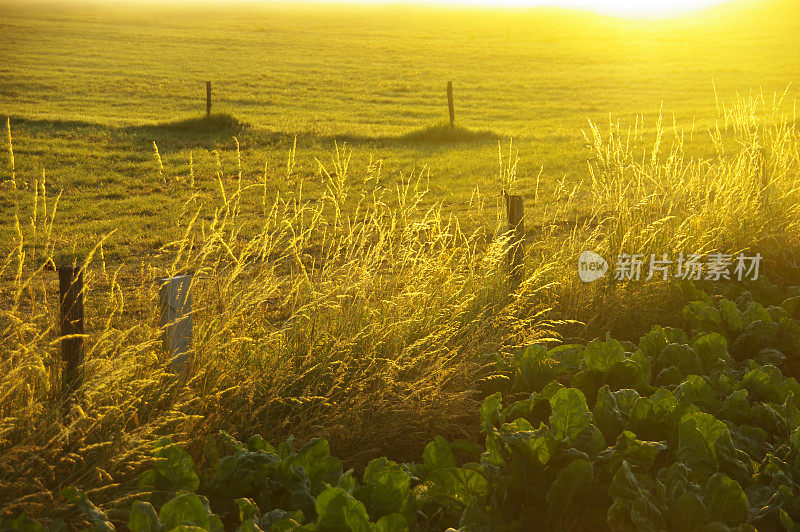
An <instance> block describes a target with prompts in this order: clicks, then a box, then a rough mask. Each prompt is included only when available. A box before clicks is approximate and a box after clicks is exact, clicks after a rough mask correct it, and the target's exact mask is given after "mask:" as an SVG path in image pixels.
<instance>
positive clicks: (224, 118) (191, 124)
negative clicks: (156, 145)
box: [125, 113, 250, 135]
mask: <svg viewBox="0 0 800 532" xmlns="http://www.w3.org/2000/svg"><path fill="white" fill-rule="evenodd" d="M249 128H250V126H249V125H248V124H247V123H245V122H242V121H241V120H239V119H238V118H236V117H235V116H233V115H232V114H230V113H217V114H212V115H211V116H201V117H193V118H183V119H180V120H173V121H170V122H160V123H158V124H152V125H145V126H129V127H127V128H125V129H127V130H129V131H137V132H142V133H144V132H149V133H168V134H173V135H175V134H183V135H193V134H203V135H209V134H210V135H235V134H237V133H241V132H242V131H244V130H245V129H249Z"/></svg>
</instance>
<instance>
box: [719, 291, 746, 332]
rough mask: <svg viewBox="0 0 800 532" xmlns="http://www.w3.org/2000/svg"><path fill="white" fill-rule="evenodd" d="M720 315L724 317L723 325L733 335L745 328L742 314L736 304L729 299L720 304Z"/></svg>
mask: <svg viewBox="0 0 800 532" xmlns="http://www.w3.org/2000/svg"><path fill="white" fill-rule="evenodd" d="M719 313H720V315H721V316H722V323H723V324H724V325H725V327H727V329H728V330H729V331H731V332H733V333H738V332H739V331H741V330H742V328H743V327H744V322H743V321H742V313H741V312H739V309H738V308H737V307H736V303H734V302H733V301H731V300H729V299H723V300H722V301H720V302H719Z"/></svg>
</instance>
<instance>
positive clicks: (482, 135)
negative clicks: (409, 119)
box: [387, 124, 500, 144]
mask: <svg viewBox="0 0 800 532" xmlns="http://www.w3.org/2000/svg"><path fill="white" fill-rule="evenodd" d="M393 138H394V139H395V140H397V141H400V142H406V143H417V142H427V143H430V144H456V143H473V142H487V141H496V140H498V139H499V138H500V135H498V134H497V133H494V132H492V131H485V130H482V131H473V130H471V129H467V128H465V127H461V126H450V125H449V124H436V125H433V126H430V127H426V128H423V129H418V130H415V131H411V132H409V133H405V134H403V135H400V136H398V137H393ZM387 140H388V139H387Z"/></svg>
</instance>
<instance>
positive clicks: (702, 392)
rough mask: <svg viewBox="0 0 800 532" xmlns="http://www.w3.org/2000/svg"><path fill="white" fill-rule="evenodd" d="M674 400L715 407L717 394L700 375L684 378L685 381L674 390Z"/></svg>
mask: <svg viewBox="0 0 800 532" xmlns="http://www.w3.org/2000/svg"><path fill="white" fill-rule="evenodd" d="M675 398H676V399H680V400H683V401H686V402H688V403H692V404H696V405H701V406H709V405H716V404H717V403H718V401H717V393H716V392H715V391H714V389H713V388H711V385H710V384H709V383H708V382H706V380H705V379H704V378H703V377H701V376H700V375H689V376H688V377H686V380H684V381H683V382H682V383H681V384H680V385H679V386H678V388H676V389H675Z"/></svg>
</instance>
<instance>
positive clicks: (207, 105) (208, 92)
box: [206, 81, 211, 117]
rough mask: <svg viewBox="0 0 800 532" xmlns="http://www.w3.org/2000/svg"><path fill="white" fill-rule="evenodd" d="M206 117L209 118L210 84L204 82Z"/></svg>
mask: <svg viewBox="0 0 800 532" xmlns="http://www.w3.org/2000/svg"><path fill="white" fill-rule="evenodd" d="M206 116H207V117H210V116H211V82H210V81H206Z"/></svg>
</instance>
